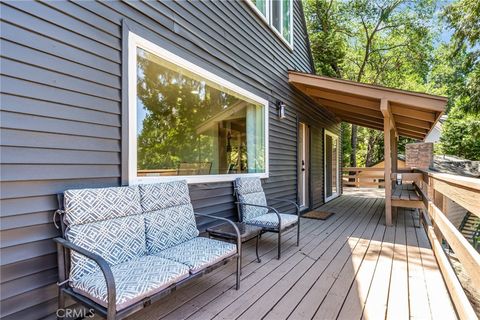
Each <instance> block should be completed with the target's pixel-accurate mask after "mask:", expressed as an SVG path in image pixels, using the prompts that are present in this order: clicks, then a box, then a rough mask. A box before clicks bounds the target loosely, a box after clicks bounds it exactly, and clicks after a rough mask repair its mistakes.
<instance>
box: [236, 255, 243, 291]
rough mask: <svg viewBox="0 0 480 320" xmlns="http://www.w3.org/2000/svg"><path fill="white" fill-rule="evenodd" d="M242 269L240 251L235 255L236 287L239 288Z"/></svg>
mask: <svg viewBox="0 0 480 320" xmlns="http://www.w3.org/2000/svg"><path fill="white" fill-rule="evenodd" d="M241 271H242V253H241V252H240V253H239V254H238V256H237V286H236V289H237V290H240V273H241Z"/></svg>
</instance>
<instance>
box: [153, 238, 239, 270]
mask: <svg viewBox="0 0 480 320" xmlns="http://www.w3.org/2000/svg"><path fill="white" fill-rule="evenodd" d="M236 252H237V246H236V245H234V244H232V243H228V242H223V241H218V240H213V239H208V238H202V237H197V238H195V239H192V240H189V241H186V242H184V243H182V244H179V245H176V246H174V247H171V248H170V249H167V250H164V251H162V252H160V253H158V254H157V256H158V257H162V258H165V259H170V260H173V261H177V262H180V263H183V264H185V265H187V266H188V267H189V268H190V273H192V274H194V273H197V272H199V271H201V270H202V269H205V268H206V267H208V266H211V265H213V264H215V263H217V262H220V261H221V260H223V259H225V258H227V257H230V256H232V255H234V254H235V253H236Z"/></svg>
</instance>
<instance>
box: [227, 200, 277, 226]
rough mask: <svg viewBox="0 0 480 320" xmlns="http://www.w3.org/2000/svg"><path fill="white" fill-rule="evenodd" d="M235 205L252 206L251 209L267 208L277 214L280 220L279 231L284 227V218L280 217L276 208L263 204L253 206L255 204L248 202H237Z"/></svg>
mask: <svg viewBox="0 0 480 320" xmlns="http://www.w3.org/2000/svg"><path fill="white" fill-rule="evenodd" d="M235 204H239V205H242V206H251V207H259V208H267V209H269V210H272V211H273V212H275V214H276V215H277V218H278V226H279V229H280V227H281V225H282V218H281V217H280V213H279V212H278V210H277V209H275V208H274V207H272V206H263V205H261V204H253V203H246V202H235Z"/></svg>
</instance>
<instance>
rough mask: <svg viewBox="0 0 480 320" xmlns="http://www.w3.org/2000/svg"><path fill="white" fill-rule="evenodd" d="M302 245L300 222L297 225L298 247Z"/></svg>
mask: <svg viewBox="0 0 480 320" xmlns="http://www.w3.org/2000/svg"><path fill="white" fill-rule="evenodd" d="M298 246H300V223H298V225H297V247H298Z"/></svg>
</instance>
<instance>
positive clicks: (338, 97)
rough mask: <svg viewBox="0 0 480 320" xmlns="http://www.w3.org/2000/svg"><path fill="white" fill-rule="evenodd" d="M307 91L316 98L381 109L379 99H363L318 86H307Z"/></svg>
mask: <svg viewBox="0 0 480 320" xmlns="http://www.w3.org/2000/svg"><path fill="white" fill-rule="evenodd" d="M304 90H305V91H304V92H305V93H306V94H307V95H309V96H312V97H315V98H322V99H328V100H332V101H336V102H340V103H348V104H350V105H354V106H356V107H357V108H358V107H359V108H366V109H372V110H380V105H379V102H377V101H372V100H368V99H362V98H360V97H355V96H350V95H345V94H339V93H333V92H330V91H324V90H321V89H318V88H312V87H308V86H307V87H305V89H304Z"/></svg>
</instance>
